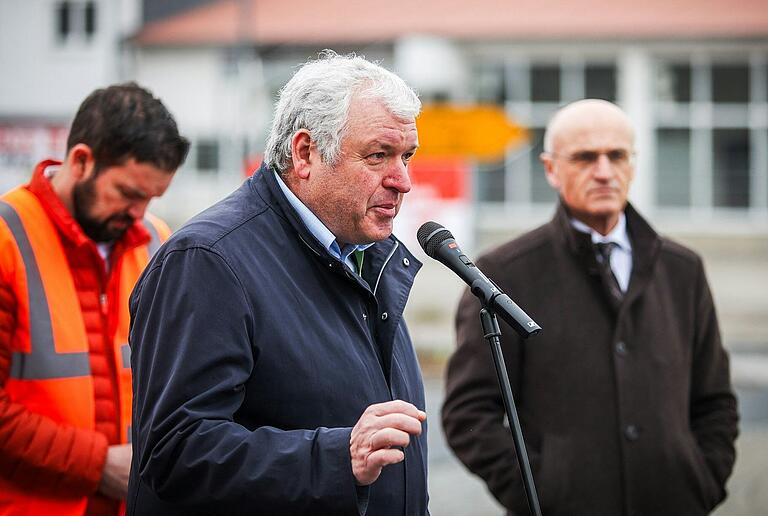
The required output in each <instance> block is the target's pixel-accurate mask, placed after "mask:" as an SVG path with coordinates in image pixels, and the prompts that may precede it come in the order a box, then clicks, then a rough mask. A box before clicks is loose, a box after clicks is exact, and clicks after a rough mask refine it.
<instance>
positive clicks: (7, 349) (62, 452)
mask: <svg viewBox="0 0 768 516" xmlns="http://www.w3.org/2000/svg"><path fill="white" fill-rule="evenodd" d="M15 327H16V299H15V297H14V295H13V293H12V291H11V289H10V288H8V287H7V285H5V284H3V282H2V280H0V472H2V473H1V474H2V475H3V476H5V475H8V476H9V477H10V479H12V480H13V483H14V484H15V485H17V486H18V487H20V488H22V489H25V490H28V491H29V492H30V493H37V492H44V493H45V494H47V495H52V496H88V495H91V494H93V493H95V492H96V490H97V488H98V486H99V481H100V480H101V472H102V469H103V467H104V461H105V459H106V455H107V438H106V437H104V436H103V435H102V434H100V433H98V432H95V431H93V430H87V429H84V428H76V427H74V426H72V425H67V424H63V423H58V422H56V421H54V420H52V419H50V418H48V417H45V416H43V415H41V414H37V413H35V412H33V411H31V410H29V409H28V408H27V407H26V406H24V405H21V404H19V403H14V402H13V401H12V400H11V398H10V396H9V394H8V392H7V391H6V389H5V387H6V383H7V381H8V377H9V373H10V367H11V353H12V351H13V350H12V339H13V334H14V331H15Z"/></svg>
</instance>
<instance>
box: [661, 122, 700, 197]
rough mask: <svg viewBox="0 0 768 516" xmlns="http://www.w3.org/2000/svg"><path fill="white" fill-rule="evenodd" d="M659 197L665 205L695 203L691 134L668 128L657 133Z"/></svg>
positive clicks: (688, 131)
mask: <svg viewBox="0 0 768 516" xmlns="http://www.w3.org/2000/svg"><path fill="white" fill-rule="evenodd" d="M656 155H657V164H656V171H657V174H658V179H659V180H658V181H656V198H657V199H658V201H659V203H660V204H663V205H665V206H690V204H691V196H690V193H691V188H690V183H691V131H690V129H687V128H686V129H665V128H660V129H658V130H657V131H656Z"/></svg>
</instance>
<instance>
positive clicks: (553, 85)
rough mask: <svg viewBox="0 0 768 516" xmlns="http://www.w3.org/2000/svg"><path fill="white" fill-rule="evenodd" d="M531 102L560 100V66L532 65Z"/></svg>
mask: <svg viewBox="0 0 768 516" xmlns="http://www.w3.org/2000/svg"><path fill="white" fill-rule="evenodd" d="M530 98H531V102H559V101H560V67H559V66H535V65H534V66H532V67H531V95H530Z"/></svg>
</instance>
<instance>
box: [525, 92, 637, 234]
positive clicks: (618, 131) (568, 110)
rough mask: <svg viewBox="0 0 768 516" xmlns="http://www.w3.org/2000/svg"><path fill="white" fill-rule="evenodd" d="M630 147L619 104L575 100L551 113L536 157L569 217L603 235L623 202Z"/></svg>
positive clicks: (626, 121)
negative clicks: (550, 118)
mask: <svg viewBox="0 0 768 516" xmlns="http://www.w3.org/2000/svg"><path fill="white" fill-rule="evenodd" d="M634 149H635V134H634V131H633V130H632V125H631V123H630V121H629V118H628V117H627V115H626V114H624V112H623V111H622V110H621V109H619V108H618V107H617V106H616V105H615V104H611V103H610V102H606V101H604V100H580V101H578V102H574V103H573V104H568V105H567V106H565V107H564V108H563V109H561V110H560V111H558V112H557V113H555V116H554V117H553V118H552V120H551V121H550V122H549V126H547V132H546V134H545V135H544V152H542V153H541V156H540V157H541V161H542V163H543V164H544V171H545V173H546V177H547V182H548V183H549V184H550V185H551V186H552V188H554V189H555V190H557V191H558V193H559V194H560V198H561V199H562V202H563V203H564V204H565V205H566V206H567V207H568V208H569V211H570V213H571V216H573V217H575V218H576V219H578V220H580V221H582V222H584V223H585V224H587V225H588V226H590V227H591V228H592V229H594V230H595V231H598V232H600V233H602V234H603V235H605V234H608V232H609V231H610V230H611V229H612V228H613V227H615V225H616V222H617V221H618V220H619V216H620V214H621V212H622V211H623V210H624V207H625V206H626V204H627V195H628V193H629V187H630V183H631V182H632V179H633V177H634V173H635V170H634V165H633V163H632V156H633V154H634Z"/></svg>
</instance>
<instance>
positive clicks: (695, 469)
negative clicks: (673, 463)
mask: <svg viewBox="0 0 768 516" xmlns="http://www.w3.org/2000/svg"><path fill="white" fill-rule="evenodd" d="M685 449H686V454H685V467H686V469H687V473H688V475H689V476H690V478H691V481H692V482H693V484H694V487H695V488H696V491H695V492H696V493H697V494H698V496H699V501H700V502H701V504H702V507H703V508H704V510H706V511H707V512H709V511H711V510H712V509H713V508H714V507H715V506H716V505H717V503H718V502H719V501H720V500H721V495H720V488H719V487H718V485H717V482H715V479H714V478H713V477H712V472H711V471H710V469H709V466H708V465H707V461H706V459H705V458H704V455H703V454H702V452H701V449H700V448H699V445H698V444H697V442H696V438H695V437H694V436H693V435H691V434H688V435H687V436H686V439H685Z"/></svg>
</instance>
